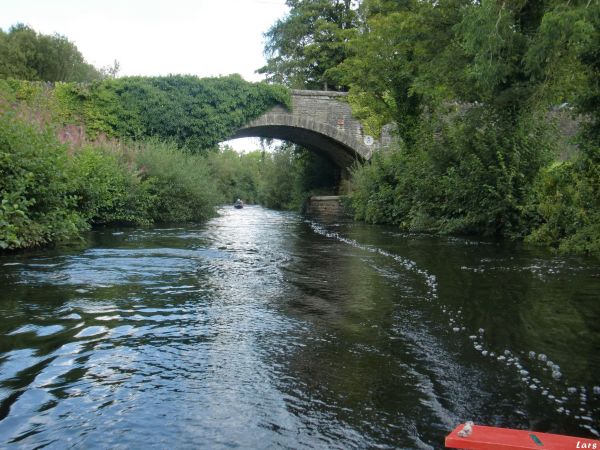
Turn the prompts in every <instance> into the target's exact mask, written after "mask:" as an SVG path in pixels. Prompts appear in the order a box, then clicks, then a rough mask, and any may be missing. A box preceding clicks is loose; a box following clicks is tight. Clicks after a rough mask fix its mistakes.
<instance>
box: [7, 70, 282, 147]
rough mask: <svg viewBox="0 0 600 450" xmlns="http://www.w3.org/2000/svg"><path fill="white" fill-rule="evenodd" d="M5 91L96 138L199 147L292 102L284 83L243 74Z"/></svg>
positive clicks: (15, 85) (13, 86)
mask: <svg viewBox="0 0 600 450" xmlns="http://www.w3.org/2000/svg"><path fill="white" fill-rule="evenodd" d="M0 94H1V95H2V96H3V97H4V98H6V99H9V98H16V100H17V101H22V102H25V103H26V104H27V105H28V106H29V107H32V108H36V109H38V110H42V111H44V112H46V113H50V114H51V116H52V119H51V120H52V121H54V122H58V123H62V124H65V123H81V124H83V125H85V129H86V130H87V132H88V135H89V137H91V138H97V137H99V136H102V135H106V136H109V137H117V138H128V139H144V138H148V137H157V138H161V139H163V140H171V141H174V142H176V143H177V144H178V145H179V146H182V147H183V146H185V147H187V148H188V149H189V150H190V151H193V152H201V151H203V150H206V149H210V148H215V146H216V145H217V144H218V143H219V142H221V141H223V140H225V139H226V138H227V137H229V136H230V135H232V134H233V132H234V131H235V130H236V129H238V128H240V127H241V126H242V125H244V124H246V123H247V122H249V121H250V120H252V119H254V118H256V117H258V116H260V115H261V114H263V113H264V112H265V111H267V110H269V109H270V108H272V107H273V106H275V105H276V104H283V105H285V106H287V107H290V104H291V97H290V94H289V92H288V91H287V89H285V88H283V87H282V86H272V85H267V84H265V83H248V82H246V81H244V80H243V79H242V78H241V77H240V76H239V75H231V76H228V77H219V78H204V79H200V78H197V77H194V76H179V75H173V76H168V77H154V78H147V77H130V78H118V79H104V80H102V81H98V82H95V83H91V84H73V83H70V84H57V85H55V86H54V87H51V86H47V85H45V84H39V83H30V82H24V81H15V80H9V81H8V82H5V84H4V85H3V87H2V89H1V90H0Z"/></svg>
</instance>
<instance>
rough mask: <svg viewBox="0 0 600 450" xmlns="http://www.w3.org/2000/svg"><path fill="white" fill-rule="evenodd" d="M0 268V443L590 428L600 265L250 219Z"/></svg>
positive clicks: (361, 442) (395, 442) (282, 219)
mask: <svg viewBox="0 0 600 450" xmlns="http://www.w3.org/2000/svg"><path fill="white" fill-rule="evenodd" d="M90 239H91V241H90V245H89V247H88V248H87V249H83V250H77V249H62V250H48V251H40V252H36V253H32V254H28V255H16V256H15V255H13V256H4V257H2V258H0V288H1V290H0V447H12V446H15V447H19V446H23V447H27V448H30V447H42V446H47V447H48V448H65V447H70V446H75V447H78V448H87V447H91V448H130V447H134V448H138V447H141V446H144V447H151V448H165V447H169V448H171V447H172V448H197V447H206V448H222V447H232V446H241V447H245V448H264V447H282V448H305V447H306V448H314V447H317V448H354V447H360V448H364V447H384V448H391V447H393V448H441V447H442V446H443V438H444V435H445V434H446V433H448V432H449V430H450V429H451V428H453V427H454V426H455V425H456V424H457V423H458V422H460V421H464V420H471V419H472V420H475V421H476V422H480V423H486V424H491V425H502V426H513V427H521V428H533V429H536V430H538V431H552V432H561V433H568V434H574V435H580V436H588V437H593V436H598V430H599V429H600V425H599V420H600V387H599V385H600V377H599V376H598V374H599V373H600V338H599V336H600V334H599V333H598V331H599V325H598V318H599V317H600V302H599V301H598V300H599V299H598V295H599V294H598V292H600V276H599V275H600V266H599V265H598V263H597V262H595V261H593V260H586V259H566V258H557V257H554V256H552V255H550V254H547V253H544V252H541V251H539V250H531V249H523V248H518V247H514V246H507V245H499V244H496V243H493V242H481V241H472V240H466V239H455V238H445V239H441V238H433V237H427V236H418V235H405V234H399V233H397V232H396V231H395V230H393V229H389V228H382V227H373V226H366V225H359V224H351V223H342V224H335V223H334V224H326V225H323V224H317V223H314V222H310V221H305V220H304V219H302V218H301V217H299V216H296V215H294V214H289V213H279V212H273V211H269V210H265V209H262V208H259V207H247V208H244V209H243V210H234V209H233V208H227V209H223V210H222V211H221V216H220V217H218V218H216V219H214V220H212V221H211V222H209V223H208V224H206V225H204V226H197V227H185V228H156V229H151V230H110V229H108V230H103V231H97V232H94V233H92V234H91V237H90Z"/></svg>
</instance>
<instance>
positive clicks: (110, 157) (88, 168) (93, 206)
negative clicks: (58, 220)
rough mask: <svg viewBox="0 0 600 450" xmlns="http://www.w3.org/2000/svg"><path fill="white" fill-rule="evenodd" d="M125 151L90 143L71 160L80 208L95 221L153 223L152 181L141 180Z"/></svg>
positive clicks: (112, 146) (75, 192)
mask: <svg viewBox="0 0 600 450" xmlns="http://www.w3.org/2000/svg"><path fill="white" fill-rule="evenodd" d="M119 152H120V154H119ZM123 152H124V150H123V148H122V147H118V146H116V144H114V143H113V144H109V143H105V144H100V145H92V144H89V143H88V144H86V145H85V146H84V147H83V148H82V149H81V150H79V151H77V153H76V154H75V155H74V157H73V158H72V160H71V167H72V174H73V179H74V182H75V190H74V194H75V195H76V196H77V199H78V201H77V207H78V209H79V211H80V212H81V214H82V215H83V217H84V218H85V219H86V220H87V221H89V222H90V223H92V224H96V225H97V224H108V223H111V224H121V225H148V224H150V223H152V210H153V208H154V207H155V203H156V201H157V199H156V195H154V194H153V193H152V190H153V188H154V186H153V180H151V179H142V177H141V174H140V173H139V172H138V171H137V170H136V168H135V166H133V165H131V164H128V163H127V162H126V161H125V160H124V158H123V154H124V153H123Z"/></svg>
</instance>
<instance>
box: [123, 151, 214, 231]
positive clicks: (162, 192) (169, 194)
mask: <svg viewBox="0 0 600 450" xmlns="http://www.w3.org/2000/svg"><path fill="white" fill-rule="evenodd" d="M135 159H136V163H137V164H138V166H139V168H140V169H139V170H140V172H141V173H142V174H143V176H144V178H145V179H146V181H147V182H149V189H148V191H149V192H150V194H151V195H152V197H153V202H152V207H151V208H150V209H149V212H150V220H152V221H154V222H191V221H194V222H199V221H204V220H206V219H208V218H210V217H212V216H214V214H215V209H214V206H215V205H216V204H217V203H218V201H219V195H218V192H217V186H216V183H215V181H214V179H213V177H212V174H211V173H210V169H209V167H208V164H207V163H206V160H205V159H204V158H203V157H202V156H199V155H194V154H191V153H186V152H184V151H182V150H181V149H180V148H178V147H177V146H176V145H174V144H173V143H165V142H160V141H158V140H151V141H149V142H146V143H145V144H143V145H141V146H140V147H138V149H137V152H136V156H135Z"/></svg>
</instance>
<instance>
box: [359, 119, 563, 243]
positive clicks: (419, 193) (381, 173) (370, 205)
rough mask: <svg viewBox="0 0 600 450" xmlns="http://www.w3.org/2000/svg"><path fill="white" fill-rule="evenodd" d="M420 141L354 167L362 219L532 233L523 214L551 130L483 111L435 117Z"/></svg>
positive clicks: (411, 226)
mask: <svg viewBox="0 0 600 450" xmlns="http://www.w3.org/2000/svg"><path fill="white" fill-rule="evenodd" d="M491 124H493V125H491ZM525 124H526V125H525ZM418 136H419V137H418V142H419V145H418V146H405V147H404V148H402V149H397V150H393V151H390V152H389V153H381V154H378V155H377V156H376V158H375V159H374V160H373V161H372V163H371V165H370V166H364V167H359V168H357V170H356V171H355V175H354V188H355V191H354V193H353V203H354V207H355V210H356V214H357V217H358V218H359V219H363V220H367V221H369V222H374V223H394V224H398V225H399V226H400V227H401V228H403V229H407V230H413V231H428V232H440V233H460V234H482V235H492V236H510V237H517V236H522V235H523V234H525V233H526V232H527V231H528V229H529V226H530V225H529V223H528V218H527V216H526V215H525V214H523V211H524V209H525V208H526V205H527V201H528V199H529V192H530V189H531V185H532V183H533V181H534V179H535V177H536V175H537V173H538V171H539V170H540V168H541V167H543V166H544V164H545V163H546V161H547V160H548V156H549V154H550V152H551V150H552V145H551V141H550V137H551V134H549V130H547V129H546V128H545V127H544V126H542V125H541V124H540V123H536V122H531V123H528V122H524V124H522V125H521V126H520V128H518V129H516V130H515V129H513V125H512V124H511V123H510V122H509V123H503V122H502V118H501V117H500V116H498V115H493V113H490V112H489V111H487V110H486V109H484V108H482V107H479V108H471V109H469V110H466V111H463V110H461V109H458V110H457V111H455V112H454V113H452V112H450V111H445V112H444V114H440V116H437V117H432V118H431V119H430V121H428V122H427V123H424V124H423V125H422V127H421V128H420V130H419V133H418Z"/></svg>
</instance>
